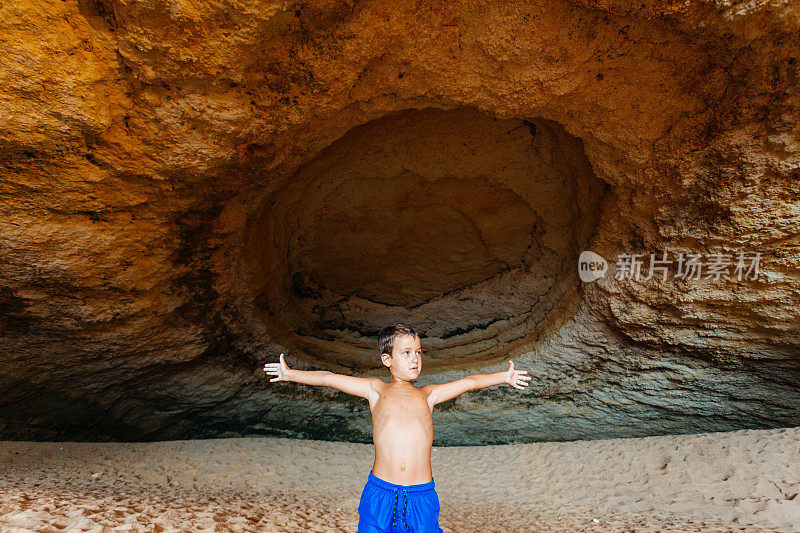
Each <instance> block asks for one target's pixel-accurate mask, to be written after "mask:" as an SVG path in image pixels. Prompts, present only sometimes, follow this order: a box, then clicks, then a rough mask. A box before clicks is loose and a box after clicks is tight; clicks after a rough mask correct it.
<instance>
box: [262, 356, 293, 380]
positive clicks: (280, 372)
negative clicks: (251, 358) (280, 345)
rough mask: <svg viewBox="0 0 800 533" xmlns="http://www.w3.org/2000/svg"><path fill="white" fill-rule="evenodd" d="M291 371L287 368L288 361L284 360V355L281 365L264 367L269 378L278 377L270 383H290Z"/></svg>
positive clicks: (281, 357)
mask: <svg viewBox="0 0 800 533" xmlns="http://www.w3.org/2000/svg"><path fill="white" fill-rule="evenodd" d="M290 371H291V369H290V368H289V367H288V366H286V361H284V360H283V354H281V356H280V362H279V363H267V364H265V365H264V372H266V373H267V375H268V376H278V377H276V378H273V379H271V380H269V382H270V383H272V382H273V381H289V372H290Z"/></svg>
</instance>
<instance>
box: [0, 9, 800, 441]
mask: <svg viewBox="0 0 800 533" xmlns="http://www.w3.org/2000/svg"><path fill="white" fill-rule="evenodd" d="M788 12H789V8H788V7H782V6H771V5H760V4H759V5H740V4H736V5H731V6H729V5H727V4H725V5H723V4H719V5H711V4H708V5H706V4H703V3H689V4H681V5H678V4H663V3H659V2H644V3H641V4H636V5H635V6H634V5H632V4H629V3H625V2H619V1H607V2H594V1H582V0H577V1H569V2H567V1H564V2H555V3H548V4H537V3H531V2H513V3H504V4H497V5H486V6H482V7H481V8H480V9H479V10H477V11H476V9H475V8H474V6H467V5H466V4H460V3H448V4H447V5H438V6H437V5H434V6H416V7H413V6H405V5H395V4H392V5H386V4H384V3H381V2H367V3H358V4H355V3H351V2H312V3H303V4H297V5H287V6H283V7H281V6H278V5H272V6H260V7H258V8H256V7H252V8H251V7H248V6H243V5H241V6H240V5H229V4H204V5H190V4H180V5H178V4H175V3H171V2H167V1H155V2H127V3H126V2H120V1H116V0H97V1H92V2H85V1H78V2H59V3H58V5H52V6H44V5H34V4H24V5H19V6H11V7H9V8H8V10H7V13H6V16H5V17H4V22H2V23H0V24H3V28H4V29H3V31H2V32H0V43H2V44H3V48H2V49H3V50H4V54H6V58H7V60H6V61H5V62H4V64H3V66H0V72H2V75H3V79H4V82H5V83H4V88H3V94H4V97H3V98H2V99H0V110H2V113H0V251H2V253H1V254H0V438H3V439H30V440H122V441H139V440H147V441H152V440H171V439H194V438H212V437H230V436H283V437H293V438H313V439H322V440H329V441H351V442H362V443H363V442H370V441H371V435H370V418H369V409H368V405H367V404H366V402H363V401H358V399H356V398H353V397H350V396H347V395H345V394H343V393H340V392H338V391H335V390H332V389H329V388H312V387H307V386H302V385H296V384H295V385H292V384H286V383H269V382H268V380H267V379H265V377H264V376H263V372H262V371H261V368H262V367H263V365H264V363H266V362H273V361H276V360H277V357H278V355H279V354H280V353H286V354H287V360H288V362H289V364H290V365H293V366H295V367H297V368H302V369H324V370H331V371H335V372H339V373H345V374H349V375H359V376H377V377H388V374H387V372H386V369H385V368H384V367H382V365H381V363H380V360H379V354H378V353H377V334H378V332H379V331H380V329H381V328H382V327H383V326H385V325H386V324H388V323H393V322H406V323H409V324H411V325H413V326H414V327H415V328H417V329H418V330H419V331H420V332H422V334H423V335H422V343H423V347H424V348H425V354H426V356H425V357H426V358H427V359H426V361H427V362H426V367H425V368H426V371H425V374H424V375H423V376H421V377H420V379H419V383H420V384H424V383H439V382H443V381H446V380H451V379H456V378H458V377H462V376H465V375H467V374H468V373H474V372H496V371H499V370H501V369H504V368H505V365H507V363H508V361H509V360H513V361H514V362H515V365H516V366H517V367H518V368H524V369H526V370H528V371H529V373H530V375H531V376H532V378H533V380H532V383H531V386H530V387H528V390H526V391H525V392H524V393H522V394H517V393H514V394H511V393H510V392H509V390H508V389H507V388H500V387H495V388H491V389H486V390H482V391H475V393H474V394H472V395H470V396H468V397H467V396H464V397H461V398H458V399H457V400H455V401H453V402H449V403H447V404H443V405H441V406H439V407H437V410H436V411H435V412H434V415H433V416H434V421H435V427H436V433H435V440H434V444H436V445H477V444H507V443H522V442H537V441H566V440H576V439H605V438H618V437H642V436H652V435H667V434H681V433H698V432H707V431H731V430H737V429H766V428H778V427H787V426H796V425H798V422H799V421H800V419H798V415H797V405H798V403H799V402H800V378H799V377H798V376H800V335H798V333H800V229H798V228H800V170H798V168H800V141H798V134H799V133H798V132H800V125H799V124H798V120H797V117H798V116H800V114H798V102H800V98H798V84H797V79H798V78H797V50H800V37H799V36H800V31H798V30H800V28H798V24H799V23H798V21H797V19H796V17H792V16H788V15H787V13H788ZM587 251H588V252H592V253H593V254H596V255H595V256H593V257H602V258H604V259H605V260H606V261H607V262H608V271H607V273H606V274H605V275H604V276H601V277H599V278H598V279H593V280H591V281H586V280H584V279H582V278H581V277H580V275H579V267H580V265H581V260H580V258H581V254H583V253H584V252H587ZM740 253H747V254H758V256H759V257H760V261H761V262H760V265H759V266H760V269H759V271H758V276H750V277H748V276H744V277H736V276H731V277H728V278H720V277H706V276H702V277H699V278H698V279H692V278H687V277H684V278H680V277H677V276H674V275H673V274H674V272H673V271H670V272H669V274H670V275H669V277H667V278H666V279H665V278H662V277H660V276H651V277H642V278H636V279H633V278H626V277H624V276H618V275H617V274H619V272H621V270H620V267H619V263H618V260H619V258H620V257H623V256H625V255H627V254H642V256H643V257H644V258H648V257H650V254H654V255H655V256H658V257H661V254H666V256H667V257H669V258H671V259H674V258H677V257H681V258H682V257H689V256H693V255H702V256H703V257H704V258H708V257H710V256H713V255H714V254H716V255H718V256H731V257H734V258H735V257H736V256H737V254H740ZM673 266H674V265H673ZM733 266H735V260H734V265H731V267H733Z"/></svg>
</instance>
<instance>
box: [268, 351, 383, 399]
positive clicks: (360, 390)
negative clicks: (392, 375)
mask: <svg viewBox="0 0 800 533" xmlns="http://www.w3.org/2000/svg"><path fill="white" fill-rule="evenodd" d="M264 372H265V373H266V374H267V375H269V376H277V377H274V378H272V379H271V380H269V382H270V383H272V382H273V381H294V382H296V383H305V384H306V385H317V386H321V387H333V388H334V389H339V390H340V391H342V392H346V393H347V394H352V395H353V396H358V397H360V398H366V399H368V400H369V399H370V398H371V397H372V396H373V395H374V394H377V388H376V383H375V382H376V381H380V379H378V378H359V377H355V376H345V375H343V374H334V373H333V372H329V371H327V370H296V369H292V368H289V367H288V366H287V365H286V361H284V360H283V354H281V355H280V362H278V363H267V364H265V365H264Z"/></svg>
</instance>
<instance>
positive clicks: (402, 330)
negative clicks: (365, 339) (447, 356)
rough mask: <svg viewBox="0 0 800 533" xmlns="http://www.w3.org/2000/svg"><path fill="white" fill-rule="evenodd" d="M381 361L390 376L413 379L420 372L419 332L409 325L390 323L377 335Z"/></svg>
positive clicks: (405, 379)
mask: <svg viewBox="0 0 800 533" xmlns="http://www.w3.org/2000/svg"><path fill="white" fill-rule="evenodd" d="M378 351H379V352H380V354H381V362H383V364H384V366H386V367H387V368H388V369H389V372H391V374H392V376H394V377H396V378H397V379H400V380H403V381H414V380H415V379H416V378H417V377H419V375H420V373H421V372H422V346H421V345H420V339H419V334H417V332H416V330H414V328H412V327H411V326H405V325H403V324H392V325H390V326H386V327H385V328H383V329H382V330H381V332H380V334H379V335H378Z"/></svg>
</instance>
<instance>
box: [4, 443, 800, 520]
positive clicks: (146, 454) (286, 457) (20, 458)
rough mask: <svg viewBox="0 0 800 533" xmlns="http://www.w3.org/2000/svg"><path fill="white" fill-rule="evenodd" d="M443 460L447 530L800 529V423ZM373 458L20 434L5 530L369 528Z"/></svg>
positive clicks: (452, 450) (500, 449) (463, 450)
mask: <svg viewBox="0 0 800 533" xmlns="http://www.w3.org/2000/svg"><path fill="white" fill-rule="evenodd" d="M432 456H433V459H432V462H433V475H434V479H435V481H436V489H437V492H438V493H439V500H440V503H441V515H440V525H441V526H442V528H443V529H444V530H445V531H447V532H473V531H474V532H478V531H480V532H507V531H514V532H517V531H598V532H600V531H602V532H609V531H765V530H773V531H800V497H797V494H798V492H800V428H790V429H776V430H767V431H755V430H742V431H735V432H727V433H706V434H698V435H678V436H667V437H647V438H639V439H613V440H598V441H576V442H558V443H536V444H516V445H502V446H473V447H466V446H463V447H462V446H458V447H442V448H434V450H433V452H432ZM372 460H373V447H372V445H368V444H351V443H331V442H325V441H307V440H292V439H283V438H259V437H252V438H240V439H211V440H193V441H171V442H156V443H74V442H46V443H36V442H13V441H4V442H0V530H2V531H53V532H54V531H97V532H101V531H102V532H104V531H153V532H162V531H275V532H295V531H298V532H300V531H303V532H304V531H348V532H355V531H356V526H357V524H358V512H357V508H358V501H359V497H360V495H361V490H362V488H363V486H364V483H365V482H366V479H367V474H368V473H369V469H370V467H371V466H372ZM595 520H596V521H595Z"/></svg>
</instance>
